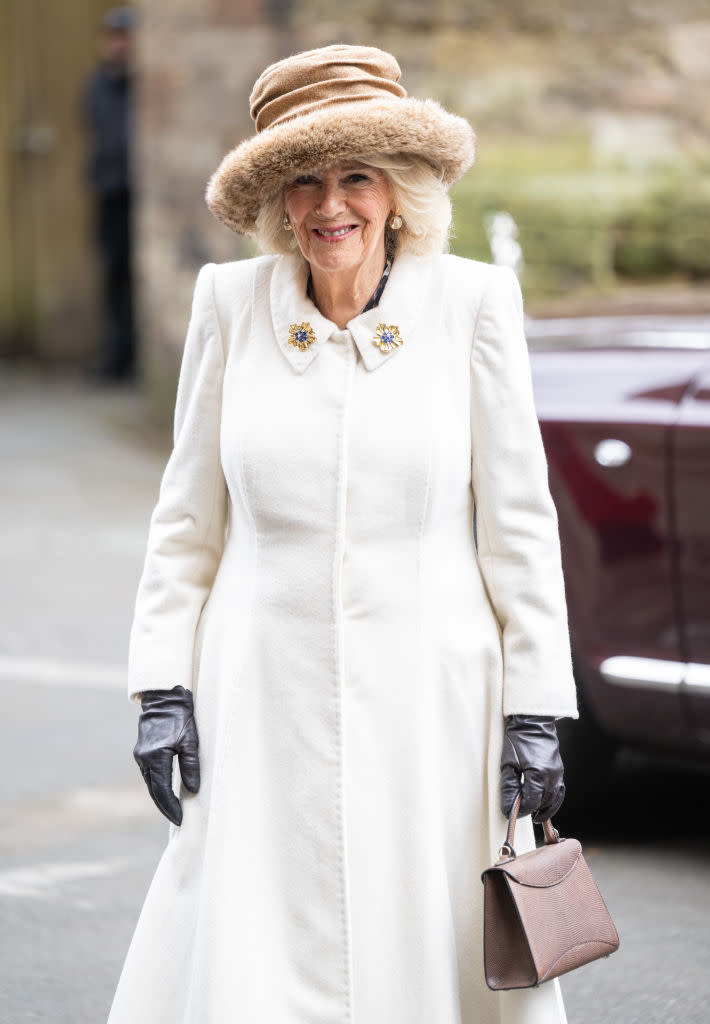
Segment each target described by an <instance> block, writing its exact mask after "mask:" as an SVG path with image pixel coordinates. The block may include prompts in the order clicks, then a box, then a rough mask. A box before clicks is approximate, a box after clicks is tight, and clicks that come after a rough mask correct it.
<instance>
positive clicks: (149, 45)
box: [137, 0, 710, 418]
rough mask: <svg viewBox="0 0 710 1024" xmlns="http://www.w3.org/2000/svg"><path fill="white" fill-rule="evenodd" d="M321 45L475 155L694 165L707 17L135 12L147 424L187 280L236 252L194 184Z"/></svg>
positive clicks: (517, 0) (324, 8) (648, 0)
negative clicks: (387, 78)
mask: <svg viewBox="0 0 710 1024" xmlns="http://www.w3.org/2000/svg"><path fill="white" fill-rule="evenodd" d="M331 42H360V43H368V44H373V45H378V46H381V47H383V48H385V49H388V50H391V51H392V52H393V53H395V54H396V56H397V57H398V59H399V60H400V63H401V65H402V67H403V71H404V75H403V81H404V84H405V86H406V87H407V89H408V91H409V92H410V93H412V94H414V95H420V96H424V95H431V96H434V97H435V98H437V99H439V100H440V101H441V102H443V103H444V104H446V105H447V106H449V107H450V108H451V109H453V110H456V111H457V112H459V113H462V114H463V115H464V116H467V117H469V118H470V120H471V121H472V123H473V124H474V126H475V127H476V129H477V131H478V134H479V141H480V145H481V146H485V145H486V142H487V140H488V139H495V138H500V137H510V138H520V137H524V138H530V139H537V140H542V141H543V142H544V140H546V139H554V138H556V137H559V136H561V135H564V134H566V133H570V132H580V131H581V132H584V133H586V134H588V136H589V138H590V140H591V141H592V144H593V145H597V146H598V147H599V149H600V152H601V153H602V155H604V156H607V157H608V156H612V157H613V156H614V155H615V154H617V155H619V156H620V157H621V158H626V157H628V155H629V154H633V155H634V157H638V153H639V148H640V150H641V152H643V150H644V146H646V147H648V148H649V152H650V155H649V159H656V158H658V157H659V156H660V157H662V158H673V157H674V154H676V153H677V154H679V155H682V154H685V153H688V152H692V151H694V149H695V150H697V151H703V150H704V151H706V152H707V147H708V137H710V106H709V105H708V104H707V102H706V96H707V86H708V78H709V77H710V71H709V68H710V64H709V63H708V60H707V53H708V52H709V45H708V43H709V42H710V16H708V11H707V0H676V2H675V3H674V5H673V6H672V7H671V6H670V5H668V4H667V3H665V2H661V0H638V2H636V3H632V4H619V3H618V0H613V2H612V0H596V2H595V4H593V5H591V4H589V3H588V0H583V2H582V0H565V2H562V0H536V2H535V3H533V4H531V3H530V2H529V0H505V2H500V0H477V2H471V0H390V2H389V3H387V4H382V2H381V0H300V2H299V0H199V2H198V0H149V2H148V0H145V2H144V4H143V21H142V25H141V31H140V40H139V65H140V74H141V98H140V112H139V115H140V116H139V144H138V162H139V180H140V183H141V184H140V189H141V199H140V213H139V223H138V237H139V250H138V260H137V262H138V276H139V284H140V293H141V304H140V306H141V325H142V343H143V349H142V351H143V362H144V367H145V370H146V374H147V377H148V380H149V382H150V386H151V389H152V393H153V395H154V398H155V407H156V409H157V410H158V412H159V414H161V415H162V416H163V418H167V417H168V416H169V415H170V410H171V408H172V402H173V398H174V384H175V373H176V368H177V365H178V362H179V354H180V352H181V348H182V344H183V340H184V335H185V327H186V324H187V320H188V315H189V306H190V299H191V294H192V288H193V285H194V280H195V276H196V273H197V270H198V269H199V267H200V266H201V265H202V264H203V263H205V262H207V261H210V260H214V261H223V260H229V259H235V258H242V257H244V256H246V255H250V254H251V253H252V252H253V250H252V249H251V247H250V245H249V244H248V243H246V242H245V241H244V240H242V239H240V238H238V237H237V236H236V235H234V234H232V233H231V232H230V231H228V230H227V229H226V228H225V227H223V226H222V225H220V224H218V223H217V222H216V221H215V220H214V218H212V216H211V214H210V213H209V211H208V210H207V208H206V206H205V204H204V201H203V192H204V186H205V183H206V181H207V178H208V177H209V175H210V173H211V172H212V170H213V169H214V168H215V167H216V165H217V164H218V162H219V160H220V159H221V157H222V156H223V155H224V153H225V152H227V150H229V149H230V148H231V147H233V146H234V145H235V144H236V143H237V142H238V141H239V140H240V139H242V138H244V137H245V136H246V135H248V134H251V131H252V128H251V122H250V119H249V116H248V96H249V92H250V89H251V86H252V83H253V82H254V79H255V78H256V77H257V75H258V74H259V72H260V71H261V70H262V69H263V68H264V67H265V66H266V65H267V64H269V63H270V62H272V61H274V60H277V59H278V58H279V57H281V56H284V55H286V54H288V53H293V52H297V51H298V50H301V49H307V48H310V47H313V46H319V45H324V44H327V43H331ZM474 173H475V172H474Z"/></svg>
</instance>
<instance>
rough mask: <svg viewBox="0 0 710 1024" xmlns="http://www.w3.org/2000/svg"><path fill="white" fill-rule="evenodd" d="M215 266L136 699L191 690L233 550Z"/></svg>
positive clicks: (140, 643) (190, 377) (156, 539)
mask: <svg viewBox="0 0 710 1024" xmlns="http://www.w3.org/2000/svg"><path fill="white" fill-rule="evenodd" d="M213 275H214V266H213V264H207V265H206V266H204V267H203V268H202V269H201V270H200V273H199V275H198V277H197V282H196V285H195V292H194V296H193V303H192V314H191V317H190V323H189V327H188V330H187V338H186V342H185V349H184V352H183V357H182V364H181V368H180V377H179V381H178V389H177V398H176V403H175V426H174V446H173V451H172V454H171V456H170V459H169V460H168V463H167V466H166V468H165V472H164V474H163V478H162V482H161V485H160V494H159V497H158V502H157V504H156V506H155V509H154V510H153V514H152V517H151V521H150V530H149V533H148V546H147V552H146V557H145V563H144V566H143V573H142V576H141V579H140V583H139V585H138V593H137V596H136V605H135V613H134V617H133V624H132V626H131V635H130V644H129V657H128V695H129V697H130V698H131V699H133V700H139V699H140V692H141V691H142V690H147V689H157V690H160V689H170V688H171V687H173V686H177V685H181V686H184V687H185V688H186V689H188V690H191V689H192V676H193V652H194V642H195V632H196V629H197V624H198V621H199V618H200V614H201V612H202V609H203V607H204V604H205V601H206V600H207V597H208V595H209V592H210V589H211V587H212V584H213V582H214V578H215V575H216V573H217V568H218V566H219V562H220V559H221V556H222V551H223V548H224V537H225V529H226V524H227V508H228V502H227V486H226V482H225V479H224V474H223V471H222V464H221V458H220V422H221V415H222V381H223V376H224V351H223V343H222V338H221V334H220V330H219V324H218V320H217V314H216V311H215V305H214V293H213Z"/></svg>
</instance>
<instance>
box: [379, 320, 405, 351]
mask: <svg viewBox="0 0 710 1024" xmlns="http://www.w3.org/2000/svg"><path fill="white" fill-rule="evenodd" d="M372 342H373V344H374V345H377V347H378V348H379V350H380V352H391V351H392V349H393V348H397V347H398V346H399V345H403V344H404V338H400V336H399V327H397V326H396V324H378V325H377V329H376V330H375V337H374V338H373V339H372Z"/></svg>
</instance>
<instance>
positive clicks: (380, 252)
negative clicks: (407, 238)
mask: <svg viewBox="0 0 710 1024" xmlns="http://www.w3.org/2000/svg"><path fill="white" fill-rule="evenodd" d="M393 200H394V197H393V191H392V188H391V187H390V183H389V180H388V179H387V176H386V175H385V173H384V172H383V171H380V170H378V169H377V168H376V167H369V166H368V165H367V164H361V163H358V162H348V163H342V164H335V165H334V166H333V167H329V168H327V169H326V170H324V171H314V172H313V173H312V174H302V175H299V177H297V178H296V179H295V180H294V181H292V182H289V183H288V184H287V185H286V186H285V187H284V190H283V203H284V207H285V210H286V219H285V222H284V227H285V226H286V224H288V227H289V228H290V229H291V230H292V231H293V234H294V237H295V239H296V242H297V243H298V247H299V249H300V250H301V254H302V256H303V258H304V259H305V260H306V261H307V263H308V264H309V266H310V268H311V282H312V294H313V297H314V300H315V304H316V306H317V307H318V309H319V310H320V311H321V313H323V315H324V316H325V317H327V318H328V319H330V320H332V321H333V323H335V324H337V325H338V327H341V328H342V327H345V325H346V324H347V323H348V321H349V320H350V319H351V318H352V317H353V316H356V315H357V314H358V313H359V312H360V311H361V310H362V309H363V308H364V306H365V305H366V303H367V300H368V299H369V298H370V296H371V295H372V293H373V292H374V290H375V288H376V286H377V283H378V281H379V280H380V278H381V277H382V274H383V272H384V269H385V259H386V253H385V223H386V221H387V219H388V218H389V219H390V220H391V221H393V220H394V217H395V216H399V213H398V211H397V210H395V209H393V208H392V204H393Z"/></svg>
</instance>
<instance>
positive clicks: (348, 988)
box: [329, 330, 357, 1024]
mask: <svg viewBox="0 0 710 1024" xmlns="http://www.w3.org/2000/svg"><path fill="white" fill-rule="evenodd" d="M329 344H333V345H335V346H337V350H338V352H339V353H341V358H342V360H343V364H344V375H343V401H342V412H341V419H340V429H339V432H338V438H337V453H338V454H337V459H338V464H337V467H336V472H337V482H336V487H337V519H336V524H337V525H336V535H335V550H334V557H333V577H332V605H333V626H334V629H333V637H334V644H335V651H334V654H335V689H336V694H335V699H336V702H337V705H336V730H337V735H336V744H337V750H338V765H337V773H338V777H337V786H338V802H339V808H338V810H339V813H338V823H339V831H340V835H339V843H340V858H341V860H340V876H341V893H342V902H341V924H342V931H343V949H344V957H345V962H344V964H343V974H344V1004H345V1006H344V1014H343V1024H354V1021H353V1002H352V963H351V955H352V950H351V945H350V934H351V930H350V928H351V925H350V904H349V897H348V863H347V816H346V808H345V778H344V760H345V757H346V755H347V752H346V751H345V749H344V737H345V729H344V722H343V690H344V687H345V679H346V667H345V650H344V636H343V598H342V572H343V558H344V554H345V527H346V516H347V507H346V503H347V492H348V442H349V433H350V405H351V397H352V388H353V377H354V374H355V366H356V362H357V355H356V349H355V343H354V340H353V338H352V335H351V334H350V332H349V331H348V330H344V331H338V332H337V333H336V334H334V335H333V336H332V338H331V340H330V342H329Z"/></svg>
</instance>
